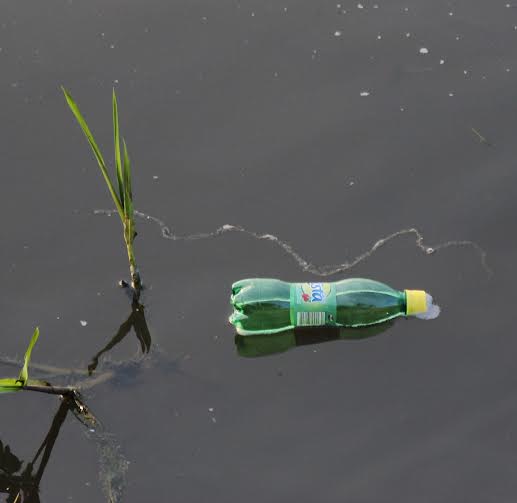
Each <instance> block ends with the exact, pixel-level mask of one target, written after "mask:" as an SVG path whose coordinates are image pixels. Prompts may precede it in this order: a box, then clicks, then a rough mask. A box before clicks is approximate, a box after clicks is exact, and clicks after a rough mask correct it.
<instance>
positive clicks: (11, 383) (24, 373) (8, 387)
mask: <svg viewBox="0 0 517 503" xmlns="http://www.w3.org/2000/svg"><path fill="white" fill-rule="evenodd" d="M38 337H39V328H38V327H36V329H35V330H34V333H33V334H32V337H31V340H30V342H29V346H28V347H27V351H26V352H25V357H24V358H23V367H22V369H21V370H20V374H19V375H18V378H10V379H9V378H7V379H0V393H10V392H13V391H20V390H22V389H23V388H24V386H26V385H27V384H29V383H30V381H29V362H30V359H31V354H32V348H34V345H35V344H36V341H37V340H38Z"/></svg>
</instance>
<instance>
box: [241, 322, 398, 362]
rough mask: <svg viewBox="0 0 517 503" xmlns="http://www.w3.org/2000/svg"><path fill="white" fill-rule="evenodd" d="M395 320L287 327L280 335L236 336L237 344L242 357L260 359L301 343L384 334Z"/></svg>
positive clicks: (302, 344)
mask: <svg viewBox="0 0 517 503" xmlns="http://www.w3.org/2000/svg"><path fill="white" fill-rule="evenodd" d="M393 324H394V321H388V322H386V323H382V324H380V325H372V326H369V327H362V328H344V327H343V328H340V327H304V328H295V329H293V330H286V331H285V332H280V333H278V334H262V335H239V334H236V335H235V346H236V348H237V353H238V354H239V356H243V357H246V358H257V357H259V356H268V355H273V354H276V353H284V352H285V351H288V350H289V349H292V348H296V347H298V346H307V345H312V344H322V343H324V342H329V341H337V340H348V341H352V340H361V339H366V338H368V337H374V336H375V335H379V334H382V333H384V332H386V331H387V330H389V329H390V328H391V327H392V326H393Z"/></svg>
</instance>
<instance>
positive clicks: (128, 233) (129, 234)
mask: <svg viewBox="0 0 517 503" xmlns="http://www.w3.org/2000/svg"><path fill="white" fill-rule="evenodd" d="M132 224H133V222H131V219H126V220H125V222H124V240H125V242H126V249H127V258H128V260H129V272H130V274H131V286H132V288H133V292H134V297H135V300H138V298H139V297H140V291H141V290H142V280H141V279H140V272H139V271H138V267H137V265H136V259H135V252H134V251H133V239H134V230H133V227H134V226H133V225H132Z"/></svg>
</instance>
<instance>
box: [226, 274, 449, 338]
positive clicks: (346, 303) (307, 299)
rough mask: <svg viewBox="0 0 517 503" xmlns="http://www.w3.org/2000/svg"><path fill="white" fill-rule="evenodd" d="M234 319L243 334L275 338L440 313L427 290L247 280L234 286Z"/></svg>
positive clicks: (361, 282)
mask: <svg viewBox="0 0 517 503" xmlns="http://www.w3.org/2000/svg"><path fill="white" fill-rule="evenodd" d="M231 303H232V305H233V308H234V311H233V314H232V315H231V316H230V323H232V324H233V325H234V326H235V328H236V330H237V333H238V334H240V335H257V334H275V333H278V332H283V331H285V330H291V329H293V328H296V327H314V326H316V327H322V326H328V327H364V326H368V325H375V324H378V323H383V322H385V321H388V320H392V319H394V318H397V317H399V316H416V317H418V318H423V319H432V318H436V317H437V316H438V314H439V313H440V308H439V307H438V306H437V305H435V304H433V298H432V297H431V296H430V295H429V294H428V293H426V292H424V291H423V290H403V291H399V290H395V289H393V288H391V287H389V286H388V285H385V284H383V283H380V282H378V281H373V280H371V279H362V278H353V279H345V280H343V281H338V282H336V283H287V282H285V281H280V280H278V279H264V278H255V279H244V280H241V281H237V282H236V283H234V284H233V285H232V296H231Z"/></svg>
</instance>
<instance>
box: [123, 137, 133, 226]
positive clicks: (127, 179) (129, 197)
mask: <svg viewBox="0 0 517 503" xmlns="http://www.w3.org/2000/svg"><path fill="white" fill-rule="evenodd" d="M122 144H123V146H124V210H125V215H126V218H127V219H129V220H130V221H131V223H133V193H132V189H131V161H130V160H129V153H128V151H127V145H126V141H125V140H124V138H122Z"/></svg>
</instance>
